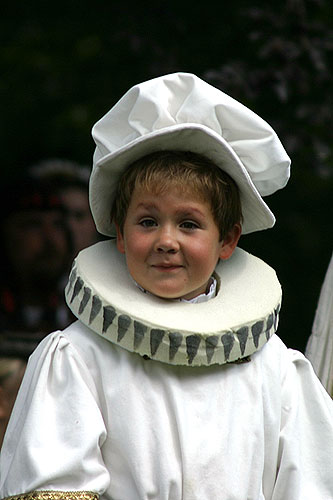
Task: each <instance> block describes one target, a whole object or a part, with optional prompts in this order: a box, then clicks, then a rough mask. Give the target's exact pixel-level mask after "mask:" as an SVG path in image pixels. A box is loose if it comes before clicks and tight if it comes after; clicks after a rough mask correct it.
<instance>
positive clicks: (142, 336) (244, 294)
mask: <svg viewBox="0 0 333 500" xmlns="http://www.w3.org/2000/svg"><path fill="white" fill-rule="evenodd" d="M214 274H215V276H216V278H217V281H218V285H220V284H221V286H220V289H219V290H218V293H217V295H216V297H214V298H213V299H211V300H209V301H208V302H203V303H198V304H191V303H186V302H178V301H169V300H165V299H161V298H159V297H155V296H153V295H150V294H143V293H142V292H141V290H139V289H138V288H137V287H136V286H135V285H134V284H133V281H132V279H131V277H130V276H129V274H128V271H127V267H126V262H125V257H124V255H123V254H120V253H119V252H118V250H117V248H116V245H115V241H113V240H108V241H102V242H99V243H97V244H96V245H93V246H91V247H89V248H87V249H85V250H83V251H82V252H80V254H79V255H78V257H77V258H76V260H75V261H74V265H73V268H72V271H71V274H70V278H69V282H68V284H67V287H66V290H65V295H66V300H67V304H68V306H69V307H70V309H71V310H72V312H73V313H74V315H75V316H76V317H77V318H78V319H79V320H80V321H82V323H84V324H85V325H87V326H88V327H89V328H91V329H92V330H93V331H94V332H96V333H98V334H99V335H101V336H102V337H104V338H106V339H107V340H109V341H111V342H113V343H115V344H118V345H119V346H121V347H123V348H125V349H127V350H129V351H132V352H136V353H138V354H140V355H141V356H148V357H150V358H152V359H155V360H158V361H162V362H164V363H169V364H174V365H190V366H200V365H212V364H216V363H217V364H224V363H229V362H233V361H237V360H240V359H242V358H246V357H248V356H250V355H251V354H253V353H254V352H255V351H257V350H259V349H260V348H261V347H262V346H263V345H264V344H265V343H266V342H267V341H268V340H269V338H270V337H271V336H272V335H273V333H275V331H276V329H277V323H278V314H279V310H280V304H281V287H280V284H279V282H278V280H277V277H276V274H275V272H274V270H273V269H272V268H271V267H269V266H268V265H267V264H265V263H264V262H263V261H262V260H260V259H258V258H257V257H254V256H253V255H250V254H249V253H247V252H245V251H244V250H241V249H240V248H237V249H236V250H235V252H234V254H233V255H232V257H231V258H230V259H228V260H227V261H221V262H220V263H219V264H218V266H217V268H216V270H215V273H214Z"/></svg>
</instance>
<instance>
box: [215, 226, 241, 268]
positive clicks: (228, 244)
mask: <svg viewBox="0 0 333 500" xmlns="http://www.w3.org/2000/svg"><path fill="white" fill-rule="evenodd" d="M241 234H242V228H241V225H240V224H235V225H234V227H233V228H232V229H231V231H229V233H228V234H227V235H226V236H225V238H224V239H223V241H222V244H221V250H220V259H222V260H226V259H229V257H231V256H232V254H233V251H234V250H235V248H236V246H237V243H238V240H239V238H240V235H241Z"/></svg>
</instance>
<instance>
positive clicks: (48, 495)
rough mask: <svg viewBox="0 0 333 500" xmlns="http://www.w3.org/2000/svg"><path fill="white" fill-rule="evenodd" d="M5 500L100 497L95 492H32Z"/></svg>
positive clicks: (74, 499) (58, 499) (59, 499)
mask: <svg viewBox="0 0 333 500" xmlns="http://www.w3.org/2000/svg"><path fill="white" fill-rule="evenodd" d="M3 500H99V495H98V494H97V493H94V492H93V491H56V490H45V491H31V492H30V493H22V494H21V495H14V496H11V497H7V498H4V499H3Z"/></svg>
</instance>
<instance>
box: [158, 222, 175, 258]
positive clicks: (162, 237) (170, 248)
mask: <svg viewBox="0 0 333 500" xmlns="http://www.w3.org/2000/svg"><path fill="white" fill-rule="evenodd" d="M154 250H155V252H159V253H162V252H167V253H175V252H177V251H178V250H179V243H178V241H177V238H176V234H175V232H174V231H173V230H172V229H171V228H161V229H160V231H159V234H158V238H157V239H156V242H155V248H154Z"/></svg>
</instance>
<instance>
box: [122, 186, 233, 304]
mask: <svg viewBox="0 0 333 500" xmlns="http://www.w3.org/2000/svg"><path fill="white" fill-rule="evenodd" d="M240 231H241V230H240V226H238V225H236V226H235V228H234V230H232V231H231V232H230V233H229V235H228V236H227V237H226V239H225V240H224V241H223V242H221V241H219V229H218V227H217V225H216V223H215V221H214V219H213V216H212V213H211V209H210V205H209V204H208V203H206V202H204V201H202V200H200V199H199V198H198V196H194V195H193V194H192V193H190V192H184V191H183V190H182V191H180V190H179V189H177V187H172V186H171V187H170V188H169V189H168V192H164V193H160V194H154V193H152V192H148V191H146V190H143V189H137V188H136V189H135V190H134V192H133V195H132V199H131V202H130V204H129V207H128V211H127V215H126V219H125V223H124V228H123V232H122V233H121V231H120V230H119V228H117V237H118V240H117V246H118V250H119V251H120V252H122V253H124V254H125V255H126V262H127V267H128V270H129V272H130V274H131V276H132V278H133V279H134V280H135V281H136V282H137V283H138V284H139V285H141V287H143V288H144V289H145V290H147V291H149V292H151V293H152V294H154V295H157V296H158V297H163V298H167V299H174V298H183V299H191V298H194V297H196V296H198V295H199V294H201V293H205V292H206V289H207V286H208V283H209V281H210V277H211V275H212V273H213V271H214V269H215V266H216V263H217V261H218V259H219V258H221V259H227V258H228V257H230V255H231V254H232V252H233V250H234V248H235V246H236V244H237V241H238V238H239V236H240Z"/></svg>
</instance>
